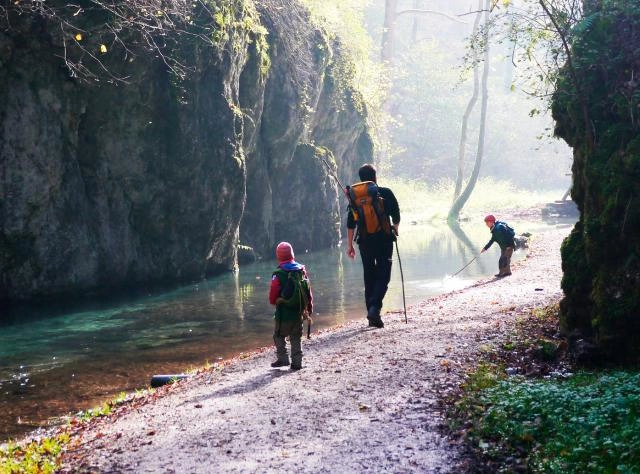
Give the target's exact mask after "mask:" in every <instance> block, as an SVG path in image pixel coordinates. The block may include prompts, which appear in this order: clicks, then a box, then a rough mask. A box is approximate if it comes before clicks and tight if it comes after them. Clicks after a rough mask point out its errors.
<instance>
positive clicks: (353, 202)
mask: <svg viewBox="0 0 640 474" xmlns="http://www.w3.org/2000/svg"><path fill="white" fill-rule="evenodd" d="M358 175H359V176H360V181H361V182H360V183H356V184H353V185H351V186H349V187H348V191H349V208H348V216H347V242H348V243H347V256H348V257H349V258H352V259H353V258H355V255H356V251H355V249H354V247H353V242H354V241H355V242H357V243H358V247H359V249H360V257H361V258H362V269H363V273H364V301H365V305H366V308H367V319H368V320H369V326H373V327H376V328H382V327H384V323H383V322H382V318H381V317H380V311H381V310H382V300H383V299H384V296H385V294H386V293H387V289H388V286H389V280H390V279H391V262H392V256H393V242H394V240H395V238H396V236H397V235H398V227H399V225H400V208H399V206H398V201H397V200H396V197H395V196H394V194H393V192H392V191H391V190H390V189H389V188H383V187H379V186H378V185H377V180H376V169H375V168H374V167H373V166H372V165H370V164H365V165H362V166H361V167H360V169H359V170H358ZM391 220H392V221H393V224H391Z"/></svg>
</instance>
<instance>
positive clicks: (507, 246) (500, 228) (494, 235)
mask: <svg viewBox="0 0 640 474" xmlns="http://www.w3.org/2000/svg"><path fill="white" fill-rule="evenodd" d="M484 223H485V224H486V225H487V227H488V228H489V230H490V231H491V240H490V241H489V242H488V243H487V245H485V246H484V247H483V248H482V250H481V251H480V253H484V252H486V251H487V250H488V249H489V247H491V246H492V245H493V243H494V242H497V243H498V245H499V246H500V259H499V260H498V273H497V274H496V275H495V276H496V277H498V278H503V277H507V276H509V275H511V256H512V255H513V251H514V249H515V248H516V243H515V241H514V240H513V238H514V237H515V232H514V230H513V229H512V228H511V227H510V226H509V224H507V223H506V222H503V221H498V220H496V218H495V216H494V215H493V214H489V215H488V216H487V217H485V218H484Z"/></svg>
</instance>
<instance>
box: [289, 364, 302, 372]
mask: <svg viewBox="0 0 640 474" xmlns="http://www.w3.org/2000/svg"><path fill="white" fill-rule="evenodd" d="M301 368H302V364H291V370H293V371H296V370H300V369H301Z"/></svg>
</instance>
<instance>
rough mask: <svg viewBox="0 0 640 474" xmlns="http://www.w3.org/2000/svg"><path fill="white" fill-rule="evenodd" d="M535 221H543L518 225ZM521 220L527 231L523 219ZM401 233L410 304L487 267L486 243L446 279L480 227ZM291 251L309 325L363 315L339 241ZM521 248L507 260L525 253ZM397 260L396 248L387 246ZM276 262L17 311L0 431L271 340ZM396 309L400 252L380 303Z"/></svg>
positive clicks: (5, 333)
mask: <svg viewBox="0 0 640 474" xmlns="http://www.w3.org/2000/svg"><path fill="white" fill-rule="evenodd" d="M526 226H527V227H526V230H527V231H529V232H534V233H535V231H536V229H537V228H539V227H540V226H543V224H527V225H526ZM518 230H520V231H524V230H525V227H524V224H523V223H518ZM402 231H403V234H402V235H401V236H400V240H399V250H400V255H401V258H402V264H403V270H404V272H403V273H404V280H405V291H406V301H407V304H408V305H410V304H412V303H415V302H417V301H419V300H421V299H424V298H427V297H429V296H432V295H436V294H439V293H443V292H446V291H451V290H454V289H458V288H461V287H464V286H466V285H468V284H469V283H470V282H472V281H474V280H476V279H478V278H480V277H485V276H488V275H492V274H493V273H494V270H495V267H496V265H497V260H498V255H499V251H498V249H497V248H492V249H491V250H490V251H489V252H487V253H486V254H483V255H482V256H481V257H479V258H478V259H477V260H476V261H475V262H474V263H473V264H472V265H470V266H469V267H468V268H467V269H465V270H464V271H463V272H462V273H460V275H458V276H457V277H455V278H450V277H447V275H452V274H453V273H455V272H456V271H457V270H458V269H460V268H461V267H462V266H463V265H464V264H465V263H467V262H468V261H469V260H470V259H471V258H473V257H474V256H475V255H476V254H477V251H478V249H479V248H481V247H482V246H483V245H484V244H485V243H486V242H487V241H488V240H489V237H490V235H489V233H488V232H487V229H486V227H485V226H484V225H465V226H464V230H463V229H462V228H459V229H455V230H451V229H449V228H448V227H447V226H445V225H436V226H432V225H428V224H424V225H419V226H408V225H407V226H404V227H403V229H402ZM296 256H297V257H298V258H299V260H300V261H301V262H303V263H304V264H305V265H306V266H307V268H308V270H309V272H310V275H311V278H312V285H313V290H314V302H315V311H316V314H315V315H314V327H316V328H322V327H328V326H335V325H338V324H342V323H344V322H345V321H347V320H349V319H360V320H362V321H363V323H364V317H365V312H364V297H363V283H362V268H361V262H360V260H359V258H356V260H355V261H351V260H350V259H348V258H347V257H346V256H345V255H344V250H343V249H339V248H338V249H331V250H327V251H323V252H316V253H308V254H305V253H304V252H303V251H300V250H298V249H296ZM523 256H524V255H523V253H522V252H518V253H516V254H515V256H514V260H517V259H519V258H522V257H523ZM394 259H396V254H395V252H394ZM274 267H275V261H269V262H258V263H254V264H251V265H247V266H245V267H242V268H241V269H240V271H239V272H238V273H229V274H224V275H221V276H219V277H216V278H212V279H210V280H208V281H203V282H200V283H198V284H194V285H189V286H185V287H182V288H179V289H176V290H175V291H171V292H165V293H161V294H154V295H149V296H146V297H138V298H134V299H128V300H120V301H117V302H113V303H112V304H111V305H109V304H105V302H100V303H94V304H88V303H85V304H84V305H83V307H76V308H74V309H73V310H67V311H65V312H62V313H60V312H59V310H53V309H52V310H51V311H50V312H47V310H46V309H45V310H42V309H40V310H38V311H31V312H29V311H25V310H21V311H22V312H20V313H19V314H16V313H13V314H8V315H5V317H3V318H2V319H4V321H5V322H4V323H0V324H3V325H0V439H4V438H7V437H9V436H16V435H18V434H20V433H23V432H25V431H27V430H29V429H31V428H33V426H36V425H38V424H40V423H43V422H45V421H46V420H47V419H48V418H49V417H52V416H56V415H61V414H64V413H67V412H72V411H77V410H80V409H86V408H90V407H93V406H95V405H97V404H98V403H99V402H100V401H101V400H104V399H107V398H112V397H113V396H115V395H116V394H117V393H119V392H120V391H123V390H124V391H129V390H134V389H136V388H141V387H145V386H147V385H148V383H149V380H150V378H151V375H153V374H155V373H172V372H182V371H184V370H186V369H188V368H189V367H197V366H201V365H203V364H205V363H206V362H215V361H217V360H220V359H223V358H227V357H230V356H233V355H236V354H238V353H240V352H243V351H247V350H251V349H254V348H257V347H261V346H269V345H271V344H272V339H271V333H272V314H273V309H272V307H271V306H270V305H269V303H268V291H269V284H270V277H271V272H272V270H273V269H274ZM401 307H402V286H401V283H400V273H399V269H398V265H397V262H396V263H394V266H393V271H392V281H391V285H390V289H389V293H388V295H387V298H386V299H385V308H383V311H384V310H390V309H399V308H401Z"/></svg>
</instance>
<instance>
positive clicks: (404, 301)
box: [394, 235, 409, 324]
mask: <svg viewBox="0 0 640 474" xmlns="http://www.w3.org/2000/svg"><path fill="white" fill-rule="evenodd" d="M394 240H395V241H396V254H397V255H398V265H399V266H400V281H401V282H402V304H403V305H404V323H405V324H408V323H409V321H408V320H407V301H406V299H405V297H404V275H403V273H402V260H400V250H399V249H398V236H397V235H396V236H395V239H394Z"/></svg>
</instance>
